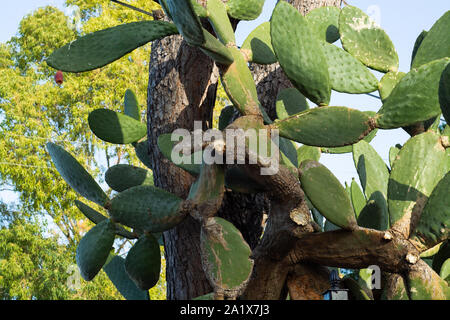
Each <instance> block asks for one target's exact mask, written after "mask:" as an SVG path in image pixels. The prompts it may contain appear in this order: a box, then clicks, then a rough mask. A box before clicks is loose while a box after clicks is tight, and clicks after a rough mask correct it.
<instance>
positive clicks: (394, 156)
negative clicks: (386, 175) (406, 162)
mask: <svg viewBox="0 0 450 320" xmlns="http://www.w3.org/2000/svg"><path fill="white" fill-rule="evenodd" d="M399 152H400V148H398V147H391V148H390V149H389V164H390V166H391V169H392V167H393V166H394V162H395V160H397V156H398V154H399Z"/></svg>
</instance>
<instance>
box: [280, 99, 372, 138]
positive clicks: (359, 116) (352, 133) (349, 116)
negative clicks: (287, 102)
mask: <svg viewBox="0 0 450 320" xmlns="http://www.w3.org/2000/svg"><path fill="white" fill-rule="evenodd" d="M273 126H274V128H276V129H279V130H280V136H282V137H285V138H288V139H290V140H294V141H297V142H300V143H303V144H306V145H310V146H317V147H341V146H346V145H351V144H353V143H356V142H358V141H359V140H361V139H363V138H364V137H365V136H366V135H367V134H368V133H369V132H370V131H372V129H373V128H372V126H371V118H370V116H369V115H367V114H366V113H364V112H361V111H358V110H354V109H349V108H346V107H322V108H313V109H310V110H307V111H304V112H301V113H299V114H297V115H294V116H292V117H289V118H287V119H284V120H281V121H277V122H275V124H274V125H273Z"/></svg>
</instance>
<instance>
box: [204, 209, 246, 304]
mask: <svg viewBox="0 0 450 320" xmlns="http://www.w3.org/2000/svg"><path fill="white" fill-rule="evenodd" d="M207 223H208V225H207V226H203V227H202V232H201V237H200V240H201V242H200V245H201V252H202V265H203V270H204V271H205V273H206V277H207V278H208V280H209V281H210V283H211V285H212V286H213V287H214V289H215V291H216V292H223V293H225V294H228V295H232V296H233V295H234V296H236V294H239V293H240V292H242V290H243V289H244V288H245V285H246V283H247V281H248V280H249V278H250V275H251V272H252V269H253V261H252V260H251V259H250V254H251V250H250V247H249V246H248V244H247V243H246V242H245V240H244V238H243V237H242V234H241V233H240V232H239V230H238V229H237V228H236V227H235V226H233V224H231V223H230V222H228V221H226V220H225V219H222V218H217V217H215V218H210V220H209V221H208V222H207Z"/></svg>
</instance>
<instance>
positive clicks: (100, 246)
mask: <svg viewBox="0 0 450 320" xmlns="http://www.w3.org/2000/svg"><path fill="white" fill-rule="evenodd" d="M115 235H116V234H115V226H114V223H112V222H111V221H110V220H104V221H102V222H100V223H99V224H97V225H96V226H95V227H93V228H92V229H91V230H89V232H88V233H86V234H85V235H84V237H83V238H82V239H81V240H80V243H79V244H78V247H77V253H76V261H77V265H78V267H79V268H80V273H81V276H82V277H83V279H84V280H86V281H91V280H92V279H94V277H95V276H96V275H97V273H98V272H99V271H100V270H101V269H102V267H103V265H104V264H105V262H106V260H107V259H108V256H109V252H110V251H111V249H112V246H113V243H114V238H115Z"/></svg>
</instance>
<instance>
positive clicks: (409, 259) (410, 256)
mask: <svg viewBox="0 0 450 320" xmlns="http://www.w3.org/2000/svg"><path fill="white" fill-rule="evenodd" d="M406 261H407V262H408V263H410V264H416V263H417V261H419V258H418V257H417V256H416V255H414V254H412V253H408V254H407V255H406Z"/></svg>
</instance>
